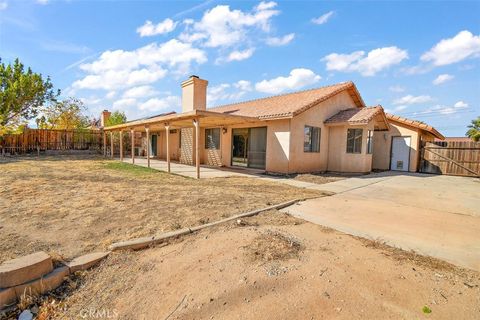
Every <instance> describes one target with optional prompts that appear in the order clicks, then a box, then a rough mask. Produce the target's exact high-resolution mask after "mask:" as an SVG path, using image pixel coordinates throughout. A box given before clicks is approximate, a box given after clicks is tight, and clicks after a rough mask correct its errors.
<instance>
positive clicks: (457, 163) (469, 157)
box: [420, 141, 480, 177]
mask: <svg viewBox="0 0 480 320" xmlns="http://www.w3.org/2000/svg"><path fill="white" fill-rule="evenodd" d="M420 172H424V173H436V174H446V175H454V176H471V177H480V142H473V141H471V142H470V141H440V142H422V150H421V156H420Z"/></svg>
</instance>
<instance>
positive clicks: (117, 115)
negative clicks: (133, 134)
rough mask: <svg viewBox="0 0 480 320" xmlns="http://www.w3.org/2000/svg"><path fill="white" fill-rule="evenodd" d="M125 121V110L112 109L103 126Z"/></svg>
mask: <svg viewBox="0 0 480 320" xmlns="http://www.w3.org/2000/svg"><path fill="white" fill-rule="evenodd" d="M125 122H127V116H126V115H125V112H123V111H114V112H112V114H111V115H110V117H109V118H108V119H107V122H106V123H105V126H107V127H110V126H115V125H117V124H122V123H125Z"/></svg>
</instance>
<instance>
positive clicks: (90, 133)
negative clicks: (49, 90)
mask: <svg viewBox="0 0 480 320" xmlns="http://www.w3.org/2000/svg"><path fill="white" fill-rule="evenodd" d="M102 146H103V138H102V132H101V131H100V130H88V129H81V130H50V129H26V130H25V131H24V132H23V133H21V134H9V135H4V136H0V150H1V152H2V154H25V153H30V152H40V151H46V150H96V151H100V150H101V149H102Z"/></svg>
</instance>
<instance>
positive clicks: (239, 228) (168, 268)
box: [39, 211, 480, 319]
mask: <svg viewBox="0 0 480 320" xmlns="http://www.w3.org/2000/svg"><path fill="white" fill-rule="evenodd" d="M479 284H480V275H479V273H477V272H474V271H468V270H464V269H460V268H456V267H454V266H452V265H450V264H448V263H445V262H442V261H439V260H435V259H431V258H426V257H422V256H418V255H415V254H412V253H408V252H404V251H401V250H398V249H394V248H391V247H387V246H384V245H382V244H381V243H378V242H372V241H367V240H364V239H360V238H354V237H352V236H348V235H345V234H342V233H340V232H337V231H334V230H331V229H327V228H323V227H319V226H317V225H313V224H310V223H304V222H303V221H301V220H297V219H295V218H292V217H290V216H288V215H285V214H283V213H280V212H277V211H271V212H267V213H262V214H260V215H259V216H257V217H252V218H248V219H243V220H241V221H240V223H238V222H232V223H230V224H228V225H224V226H221V227H216V228H214V229H208V230H204V231H202V232H200V233H197V234H193V235H189V236H187V237H184V238H182V239H178V240H175V241H173V242H172V243H170V244H169V245H167V246H164V247H156V248H151V249H147V250H143V251H138V252H130V253H115V254H112V255H111V256H110V257H109V258H108V259H107V260H105V261H104V262H103V263H102V264H101V266H100V267H98V268H95V269H92V270H91V271H88V272H84V273H82V274H79V275H78V277H77V279H76V281H74V282H72V283H70V284H69V287H70V288H72V287H73V288H75V289H74V290H73V291H71V289H70V291H71V293H70V294H69V295H68V297H67V298H66V299H64V300H62V301H60V302H59V300H58V299H56V298H55V297H49V298H47V299H46V300H45V302H44V306H43V307H40V309H39V313H40V314H41V315H43V316H50V317H51V318H53V319H77V318H80V317H83V316H85V315H88V316H87V317H86V318H88V319H90V318H94V317H95V315H99V314H103V315H105V314H107V315H110V317H111V318H113V319H332V318H335V319H430V318H431V319H479V318H480V288H479ZM57 294H58V295H62V293H61V292H59V293H57ZM53 302H55V303H53Z"/></svg>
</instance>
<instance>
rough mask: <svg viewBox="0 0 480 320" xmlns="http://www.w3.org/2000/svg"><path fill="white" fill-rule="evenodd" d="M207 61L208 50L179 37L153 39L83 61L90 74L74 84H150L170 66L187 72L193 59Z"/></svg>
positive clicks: (84, 86)
mask: <svg viewBox="0 0 480 320" xmlns="http://www.w3.org/2000/svg"><path fill="white" fill-rule="evenodd" d="M206 61H207V57H206V53H205V51H203V50H201V49H197V48H194V47H192V45H191V44H190V43H183V42H181V41H178V40H176V39H172V40H170V41H167V42H164V43H161V44H157V43H151V44H149V45H146V46H144V47H141V48H139V49H136V50H133V51H124V50H115V51H105V52H103V53H102V54H101V56H100V57H99V58H98V59H97V60H95V61H94V62H92V63H84V64H81V65H80V69H82V70H83V71H85V72H87V73H88V75H87V76H85V77H84V78H83V79H80V80H77V81H75V82H74V83H73V85H72V87H73V88H77V89H105V90H115V89H121V88H127V87H131V86H136V85H142V84H150V83H153V82H155V81H157V80H159V79H161V78H163V77H165V75H166V74H167V72H168V69H170V71H172V70H173V72H174V73H179V74H185V73H187V72H188V70H189V69H190V65H191V63H193V62H196V63H198V64H201V63H204V62H206ZM167 68H168V69H167Z"/></svg>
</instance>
